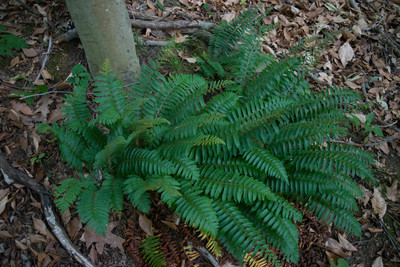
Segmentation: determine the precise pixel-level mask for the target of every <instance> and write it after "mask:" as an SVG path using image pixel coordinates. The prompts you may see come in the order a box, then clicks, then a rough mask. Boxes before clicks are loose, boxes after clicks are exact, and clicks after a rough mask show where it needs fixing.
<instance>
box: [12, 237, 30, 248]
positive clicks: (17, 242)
mask: <svg viewBox="0 0 400 267" xmlns="http://www.w3.org/2000/svg"><path fill="white" fill-rule="evenodd" d="M15 245H17V248H19V249H21V250H25V249H27V248H28V247H27V246H25V245H24V244H22V243H21V242H20V241H18V240H16V239H15Z"/></svg>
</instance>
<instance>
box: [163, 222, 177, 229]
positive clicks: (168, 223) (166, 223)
mask: <svg viewBox="0 0 400 267" xmlns="http://www.w3.org/2000/svg"><path fill="white" fill-rule="evenodd" d="M161 222H162V223H163V224H165V225H166V226H168V227H169V228H171V229H173V230H175V231H178V227H176V224H175V223H173V222H169V221H164V220H161Z"/></svg>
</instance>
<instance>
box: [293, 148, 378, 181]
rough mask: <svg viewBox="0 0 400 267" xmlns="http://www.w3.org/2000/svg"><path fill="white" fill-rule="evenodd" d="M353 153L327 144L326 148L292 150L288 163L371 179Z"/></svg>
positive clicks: (367, 170)
mask: <svg viewBox="0 0 400 267" xmlns="http://www.w3.org/2000/svg"><path fill="white" fill-rule="evenodd" d="M355 155H356V153H349V151H342V149H341V146H340V145H335V144H328V146H327V147H326V148H324V147H314V148H309V149H307V150H298V151H294V152H293V157H292V160H291V162H290V165H291V166H294V167H296V169H297V170H300V169H306V170H310V171H312V170H316V171H318V170H323V171H325V172H329V173H332V174H335V173H340V172H343V173H344V174H346V175H352V176H354V175H355V174H357V175H358V176H360V177H361V178H369V179H373V178H372V174H371V172H370V170H369V169H368V168H365V167H364V166H362V165H360V162H359V160H357V158H356V157H355Z"/></svg>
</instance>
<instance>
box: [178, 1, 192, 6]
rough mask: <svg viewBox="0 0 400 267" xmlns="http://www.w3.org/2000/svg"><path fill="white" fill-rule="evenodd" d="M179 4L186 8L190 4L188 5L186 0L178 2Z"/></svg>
mask: <svg viewBox="0 0 400 267" xmlns="http://www.w3.org/2000/svg"><path fill="white" fill-rule="evenodd" d="M179 3H181V4H182V5H184V6H186V7H189V6H190V4H189V2H188V1H187V0H179Z"/></svg>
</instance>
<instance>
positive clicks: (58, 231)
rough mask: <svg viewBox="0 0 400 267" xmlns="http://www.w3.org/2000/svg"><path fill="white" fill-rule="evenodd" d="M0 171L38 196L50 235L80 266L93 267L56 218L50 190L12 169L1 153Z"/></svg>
mask: <svg viewBox="0 0 400 267" xmlns="http://www.w3.org/2000/svg"><path fill="white" fill-rule="evenodd" d="M0 171H1V172H2V173H3V175H4V174H5V175H6V176H7V179H10V180H12V181H14V182H17V183H20V184H24V185H25V186H26V187H28V188H29V189H30V190H32V191H34V192H35V193H37V194H39V195H40V199H41V201H42V208H43V212H44V217H45V218H46V221H47V223H48V224H49V226H50V229H51V231H52V233H53V234H54V235H55V236H56V237H57V239H58V240H59V241H60V243H61V245H62V246H63V247H64V249H65V250H66V251H67V252H68V253H69V254H70V255H71V256H72V257H73V258H74V259H75V260H76V261H77V262H78V263H80V264H81V265H82V266H85V267H94V264H93V263H92V262H91V261H90V260H89V259H88V258H86V257H85V256H84V255H83V254H82V253H81V252H80V251H79V250H78V249H77V248H76V247H75V245H74V244H73V243H72V241H71V239H70V238H69V237H68V234H67V232H66V231H65V229H64V227H63V226H62V224H61V223H60V220H59V219H58V217H57V213H56V210H55V207H54V204H53V201H52V198H51V195H52V194H51V192H50V190H49V189H48V188H47V187H46V186H44V185H43V184H42V183H39V182H38V181H36V180H35V179H32V178H30V177H29V176H28V175H27V174H26V173H24V172H22V171H20V170H18V169H16V168H14V167H12V166H11V165H10V164H9V163H8V161H7V159H6V157H5V156H4V154H3V153H2V152H1V151H0ZM6 176H4V177H6Z"/></svg>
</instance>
